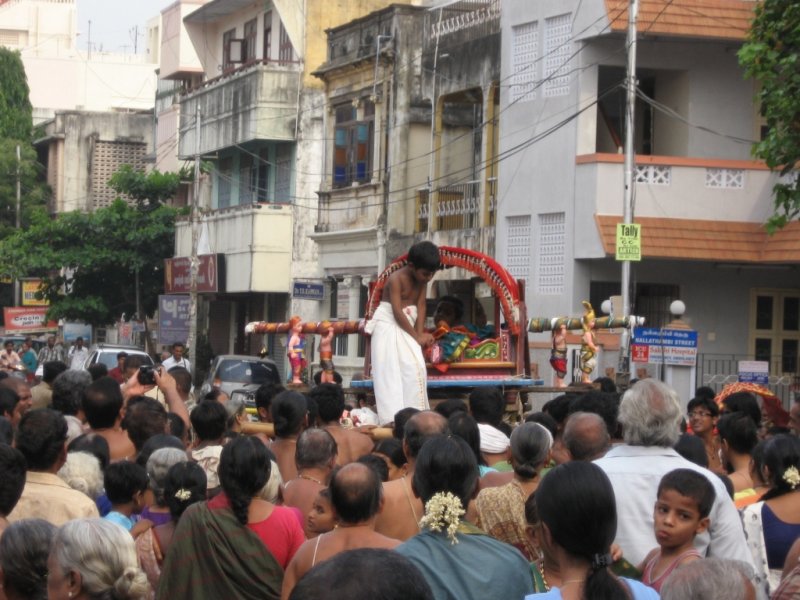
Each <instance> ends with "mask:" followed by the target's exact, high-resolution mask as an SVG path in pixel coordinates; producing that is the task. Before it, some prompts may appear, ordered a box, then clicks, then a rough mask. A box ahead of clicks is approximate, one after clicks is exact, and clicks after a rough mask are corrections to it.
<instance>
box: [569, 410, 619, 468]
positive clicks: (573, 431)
mask: <svg viewBox="0 0 800 600" xmlns="http://www.w3.org/2000/svg"><path fill="white" fill-rule="evenodd" d="M562 439H563V441H564V446H565V447H566V448H567V451H568V452H569V454H570V456H571V457H572V460H584V461H590V460H595V459H597V458H600V457H601V456H604V455H605V453H606V452H608V449H609V448H610V447H611V440H610V437H609V435H608V429H607V428H606V423H605V421H604V420H603V418H602V417H601V416H600V415H598V414H596V413H589V412H576V413H572V414H571V415H570V416H569V418H568V419H567V424H566V425H565V426H564V433H563V436H562Z"/></svg>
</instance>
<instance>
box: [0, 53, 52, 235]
mask: <svg viewBox="0 0 800 600" xmlns="http://www.w3.org/2000/svg"><path fill="white" fill-rule="evenodd" d="M32 115H33V109H32V108H31V103H30V99H29V90H28V82H27V79H26V77H25V67H24V66H23V64H22V59H21V58H20V54H19V52H16V51H11V50H8V49H7V48H3V47H0V239H2V238H4V237H6V236H7V235H8V234H9V233H10V232H11V231H12V230H13V229H14V226H15V222H16V210H17V174H18V173H19V178H20V191H21V194H20V206H21V211H22V214H21V215H20V217H21V219H20V220H21V223H22V226H23V227H25V226H26V225H27V223H28V220H29V217H30V213H31V211H32V210H33V209H34V208H36V207H37V206H44V205H45V204H46V202H47V198H48V197H49V196H50V192H49V189H48V187H47V185H46V184H45V183H44V182H43V181H42V173H43V169H42V167H41V165H40V164H39V163H38V162H37V156H36V150H35V149H34V148H33V146H32V145H31V136H32V135H33V133H32V132H33V116H32ZM17 146H19V148H20V160H19V161H17Z"/></svg>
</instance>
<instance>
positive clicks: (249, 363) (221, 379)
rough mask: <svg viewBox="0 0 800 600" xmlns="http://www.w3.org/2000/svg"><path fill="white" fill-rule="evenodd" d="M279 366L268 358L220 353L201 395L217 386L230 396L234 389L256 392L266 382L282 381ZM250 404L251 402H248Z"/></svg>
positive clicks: (211, 367)
mask: <svg viewBox="0 0 800 600" xmlns="http://www.w3.org/2000/svg"><path fill="white" fill-rule="evenodd" d="M280 382H281V376H280V373H279V372H278V367H277V366H276V365H275V363H274V362H273V361H271V360H269V359H268V358H258V357H257V356H246V355H241V354H220V355H219V356H217V357H216V358H214V359H213V360H212V361H211V366H210V367H209V369H208V376H207V377H206V379H205V381H204V382H203V385H202V386H200V394H199V397H202V396H204V395H205V394H207V393H208V392H210V391H211V390H212V389H214V388H217V389H219V390H220V391H223V392H225V393H226V394H228V396H230V395H231V394H233V392H234V390H246V391H249V392H254V391H255V390H257V389H258V388H259V387H260V386H261V385H263V384H265V383H280ZM248 406H250V403H249V402H248Z"/></svg>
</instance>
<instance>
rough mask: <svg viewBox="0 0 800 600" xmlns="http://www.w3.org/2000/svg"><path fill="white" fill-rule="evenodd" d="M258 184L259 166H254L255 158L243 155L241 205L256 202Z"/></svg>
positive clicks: (241, 164) (240, 182)
mask: <svg viewBox="0 0 800 600" xmlns="http://www.w3.org/2000/svg"><path fill="white" fill-rule="evenodd" d="M257 184H258V165H257V164H253V156H252V155H250V154H241V155H240V157H239V204H253V203H255V201H256V187H257Z"/></svg>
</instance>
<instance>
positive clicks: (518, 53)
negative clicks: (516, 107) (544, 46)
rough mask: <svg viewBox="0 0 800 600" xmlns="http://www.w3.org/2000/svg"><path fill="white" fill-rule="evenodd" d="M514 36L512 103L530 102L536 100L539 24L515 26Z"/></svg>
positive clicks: (513, 29)
mask: <svg viewBox="0 0 800 600" xmlns="http://www.w3.org/2000/svg"><path fill="white" fill-rule="evenodd" d="M511 31H512V35H513V49H512V53H513V56H512V60H513V65H512V68H513V73H514V74H513V75H512V78H511V101H512V102H528V101H530V100H534V99H535V98H536V88H535V85H536V61H537V59H538V58H539V24H538V23H537V22H536V21H533V22H531V23H524V24H522V25H515V26H514V27H512V29H511Z"/></svg>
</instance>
